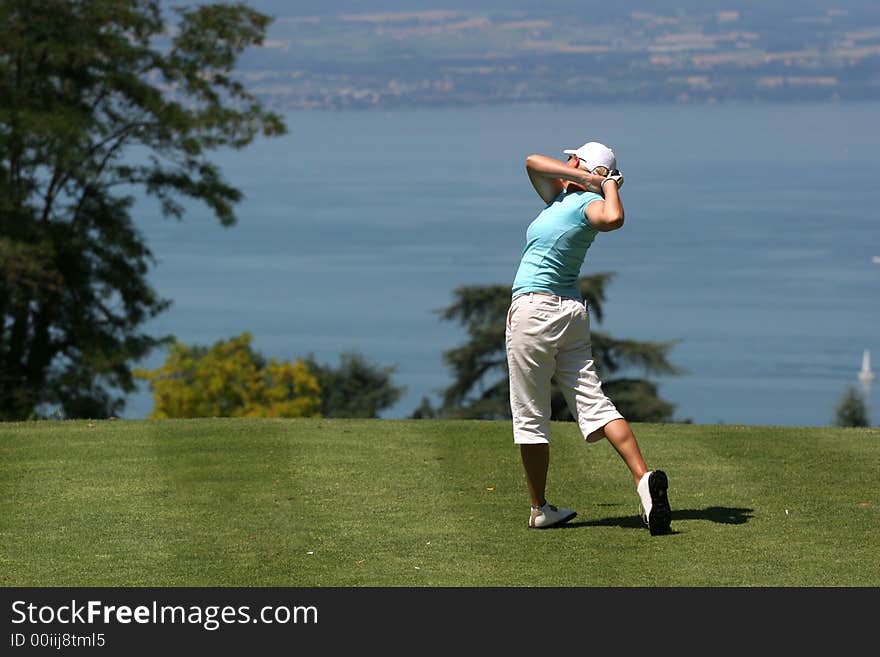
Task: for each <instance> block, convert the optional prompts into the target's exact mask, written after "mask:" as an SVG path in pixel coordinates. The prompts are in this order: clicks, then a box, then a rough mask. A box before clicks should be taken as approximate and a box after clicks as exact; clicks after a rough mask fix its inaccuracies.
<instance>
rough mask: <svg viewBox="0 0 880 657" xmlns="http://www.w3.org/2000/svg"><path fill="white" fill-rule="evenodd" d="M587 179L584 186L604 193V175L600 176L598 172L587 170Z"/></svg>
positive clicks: (598, 192) (592, 190)
mask: <svg viewBox="0 0 880 657" xmlns="http://www.w3.org/2000/svg"><path fill="white" fill-rule="evenodd" d="M584 174H585V176H584V177H585V180H584V188H585V189H587V190H589V191H591V192H595V193H597V194H601V193H602V181H603V180H605V178H604V177H603V176H600V175H599V174H597V173H590V172H589V171H585V172H584Z"/></svg>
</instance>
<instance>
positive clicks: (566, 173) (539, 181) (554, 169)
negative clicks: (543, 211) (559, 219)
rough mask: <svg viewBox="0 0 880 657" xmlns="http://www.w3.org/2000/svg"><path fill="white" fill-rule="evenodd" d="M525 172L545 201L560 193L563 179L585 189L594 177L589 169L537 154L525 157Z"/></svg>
mask: <svg viewBox="0 0 880 657" xmlns="http://www.w3.org/2000/svg"><path fill="white" fill-rule="evenodd" d="M526 172H527V173H528V174H529V180H530V181H531V183H532V187H534V188H535V191H536V192H538V196H540V197H541V198H542V199H544V202H545V203H552V202H553V199H555V198H556V197H557V196H559V194H561V193H562V189H563V182H562V181H563V180H568V181H570V182H573V183H575V184H577V185H580V186H581V187H583V188H584V189H586V188H587V185H589V184H590V182H591V179H592V178H593V177H594V176H593V174H591V173H590V172H589V171H584V170H583V169H575V168H573V167H570V166H567V165H566V164H565V163H564V162H560V161H559V160H554V159H553V158H552V157H547V156H546V155H537V154H534V155H529V156H528V157H527V158H526Z"/></svg>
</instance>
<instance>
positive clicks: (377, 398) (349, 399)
mask: <svg viewBox="0 0 880 657" xmlns="http://www.w3.org/2000/svg"><path fill="white" fill-rule="evenodd" d="M306 363H307V364H308V366H309V370H310V371H311V372H312V373H313V374H314V375H315V376H316V377H317V379H318V383H319V385H320V386H321V390H322V394H321V414H322V415H323V416H324V417H365V418H376V417H379V413H380V412H381V411H382V410H384V409H386V408H388V407H389V406H392V405H394V403H395V402H397V400H398V399H400V396H401V395H402V394H403V392H404V388H399V387H396V386H394V385H393V384H392V382H391V375H392V374H393V373H394V368H393V367H379V366H377V365H374V364H372V363H370V362H368V361H367V360H366V359H365V358H364V357H363V356H361V355H360V354H358V353H354V352H348V353H343V354H342V355H340V357H339V367H338V368H335V369H334V368H332V367H330V366H328V365H321V364H319V363H318V362H317V361H316V360H315V359H314V357H313V356H309V357H308V358H307V359H306Z"/></svg>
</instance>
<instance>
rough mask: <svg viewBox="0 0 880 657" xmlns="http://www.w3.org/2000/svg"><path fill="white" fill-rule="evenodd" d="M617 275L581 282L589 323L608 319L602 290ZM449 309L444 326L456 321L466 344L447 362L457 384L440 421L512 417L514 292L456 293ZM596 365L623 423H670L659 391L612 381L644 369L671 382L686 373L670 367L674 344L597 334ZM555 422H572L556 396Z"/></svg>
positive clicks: (636, 382)
mask: <svg viewBox="0 0 880 657" xmlns="http://www.w3.org/2000/svg"><path fill="white" fill-rule="evenodd" d="M611 277H612V274H610V273H607V272H605V273H599V274H595V275H592V276H586V277H582V278H581V279H579V281H578V284H579V286H580V291H581V295H582V296H583V298H584V299H586V300H587V302H588V304H589V306H590V313H591V320H592V322H593V323H594V325H595V324H596V323H599V322H601V321H602V318H603V310H602V303H603V302H604V301H605V287H606V285H607V284H608V282H609V281H610V280H611ZM453 298H454V301H453V303H452V305H450V306H449V307H447V308H445V309H444V310H442V311H441V318H442V319H443V320H446V321H453V320H454V321H458V322H459V323H461V324H463V325H464V326H465V328H466V330H467V334H468V341H467V342H466V343H465V344H464V345H462V346H461V347H457V348H455V349H451V350H449V351H447V352H446V353H445V354H444V359H445V361H446V363H447V365H448V366H449V368H450V369H451V370H452V376H453V383H452V384H451V385H450V386H449V387H448V388H447V389H446V391H445V393H444V398H443V409H442V413H443V415H445V416H447V417H465V418H481V419H501V418H509V417H510V405H509V403H510V401H509V395H510V387H509V380H508V373H507V354H506V350H505V344H504V331H505V320H506V317H507V310H508V308H509V307H510V287H509V286H505V285H487V286H467V287H460V288H458V289H456V290H454V292H453ZM592 343H593V359H594V361H595V363H596V369H597V371H598V372H599V376H600V377H601V378H602V385H603V389H604V390H605V393H606V394H607V395H608V396H609V397H610V398H611V399H612V400H613V401H614V403H615V405H616V406H617V407H618V408H619V409H620V411H621V413H623V414H624V416H625V417H626V418H627V419H629V420H631V421H633V422H669V421H671V420H672V415H673V412H674V410H675V407H674V405H673V404H670V403H668V402H666V401H664V400H663V399H661V398H660V397H659V396H658V394H657V387H656V385H655V384H653V383H652V382H651V381H649V380H647V379H642V378H614V377H613V375H614V374H615V373H616V372H619V371H620V370H623V369H624V368H636V369H641V370H643V371H644V372H645V374H646V376H647V375H652V374H653V375H658V374H661V375H674V374H681V373H682V371H681V370H680V369H679V368H677V367H675V366H674V365H672V364H671V363H670V362H669V361H668V359H667V352H668V351H669V349H670V348H671V347H672V346H673V345H674V343H671V342H639V341H635V340H618V339H615V338H612V337H611V336H609V335H607V334H605V333H602V332H599V331H595V330H593V332H592ZM551 403H552V409H553V418H554V419H557V420H570V419H572V416H571V413H570V412H569V409H568V406H567V405H566V402H565V398H564V396H563V394H562V391H561V390H559V389H558V388H556V387H555V384H554V389H553V394H552V399H551Z"/></svg>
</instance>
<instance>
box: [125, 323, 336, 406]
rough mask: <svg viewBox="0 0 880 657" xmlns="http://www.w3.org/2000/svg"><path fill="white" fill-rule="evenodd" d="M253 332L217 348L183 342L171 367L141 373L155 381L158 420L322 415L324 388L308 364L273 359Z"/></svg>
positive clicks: (177, 346)
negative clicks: (253, 343) (258, 345)
mask: <svg viewBox="0 0 880 657" xmlns="http://www.w3.org/2000/svg"><path fill="white" fill-rule="evenodd" d="M251 339H252V337H251V335H250V333H243V334H241V335H239V336H237V337H234V338H232V339H230V340H226V341H223V340H221V341H219V342H217V343H215V344H214V345H213V346H212V347H210V348H206V347H199V346H192V347H190V346H187V345H185V344H183V343H180V342H177V343H175V344H174V345H172V346H171V348H170V349H169V351H168V357H167V359H166V360H165V364H164V365H162V367H160V368H158V369H156V370H136V371H135V373H134V374H135V376H136V377H137V378H141V379H145V380H147V381H149V382H150V389H151V390H152V393H153V401H154V403H155V408H154V409H153V412H152V413H151V414H150V417H152V418H192V417H317V416H319V415H320V411H321V387H320V386H319V385H318V380H317V379H316V378H315V377H314V376H313V375H312V373H311V372H310V371H309V367H308V365H306V363H305V362H304V361H302V360H299V359H297V360H295V361H294V362H292V363H290V362H278V361H276V360H274V359H273V360H270V361H267V360H266V359H265V358H264V357H263V356H262V355H261V354H259V353H258V352H256V351H254V350H253V348H252V347H251Z"/></svg>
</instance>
